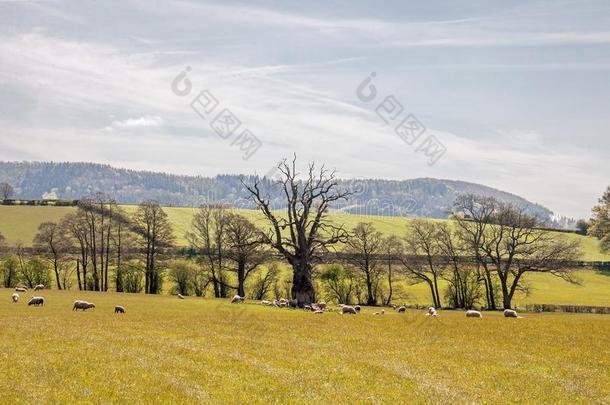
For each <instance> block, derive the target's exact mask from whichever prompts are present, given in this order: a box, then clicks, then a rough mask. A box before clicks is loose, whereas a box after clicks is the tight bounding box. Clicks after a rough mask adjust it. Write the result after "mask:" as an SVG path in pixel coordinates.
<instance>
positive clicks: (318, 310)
mask: <svg viewBox="0 0 610 405" xmlns="http://www.w3.org/2000/svg"><path fill="white" fill-rule="evenodd" d="M313 313H314V314H323V313H324V311H322V310H321V309H316V310H315V311H313Z"/></svg>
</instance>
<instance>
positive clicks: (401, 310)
mask: <svg viewBox="0 0 610 405" xmlns="http://www.w3.org/2000/svg"><path fill="white" fill-rule="evenodd" d="M397 311H398V313H399V314H402V313H404V312H407V307H405V306H404V305H403V306H400V307H398V309H397Z"/></svg>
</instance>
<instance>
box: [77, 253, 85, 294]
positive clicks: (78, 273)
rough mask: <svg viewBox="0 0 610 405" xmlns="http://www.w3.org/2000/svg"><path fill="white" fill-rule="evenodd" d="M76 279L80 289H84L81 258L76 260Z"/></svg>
mask: <svg viewBox="0 0 610 405" xmlns="http://www.w3.org/2000/svg"><path fill="white" fill-rule="evenodd" d="M76 280H77V281H78V289H79V290H81V291H82V289H83V285H82V282H81V278H80V260H77V261H76Z"/></svg>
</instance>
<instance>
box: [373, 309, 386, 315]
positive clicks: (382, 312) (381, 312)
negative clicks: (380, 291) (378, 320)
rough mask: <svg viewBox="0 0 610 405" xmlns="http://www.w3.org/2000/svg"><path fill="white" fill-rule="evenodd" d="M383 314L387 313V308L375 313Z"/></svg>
mask: <svg viewBox="0 0 610 405" xmlns="http://www.w3.org/2000/svg"><path fill="white" fill-rule="evenodd" d="M383 314H385V309H382V310H381V311H379V312H375V313H374V314H373V315H383Z"/></svg>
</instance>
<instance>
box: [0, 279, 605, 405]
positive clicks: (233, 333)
mask: <svg viewBox="0 0 610 405" xmlns="http://www.w3.org/2000/svg"><path fill="white" fill-rule="evenodd" d="M11 293H12V290H6V289H2V290H0V297H2V299H0V342H2V344H1V345H0V358H1V359H2V361H0V376H1V377H0V393H2V394H1V396H2V400H1V402H3V403H32V402H35V403H153V402H155V403H160V402H162V403H178V402H180V403H219V402H230V403H239V402H242V401H243V402H244V403H261V404H262V403H405V402H409V403H430V402H436V403H438V402H458V403H466V402H468V403H472V402H478V403H480V402H487V403H498V402H501V403H523V402H529V403H532V402H536V403H566V402H569V403H608V402H610V385H608V383H607V382H608V380H609V379H610V317H608V316H604V315H571V314H529V313H528V314H524V318H523V319H505V318H503V317H502V314H501V313H487V312H486V313H484V317H483V319H467V318H465V317H464V313H463V312H458V311H441V312H440V317H439V318H437V319H433V318H428V317H425V316H424V315H423V312H424V311H421V310H408V311H407V313H406V314H398V313H395V312H393V311H388V312H387V313H386V314H385V315H383V316H373V315H372V313H373V311H377V310H378V309H373V308H363V312H362V313H361V314H359V315H343V316H339V315H338V314H337V313H336V312H335V313H333V312H328V313H324V314H321V315H314V314H312V313H310V312H305V311H303V310H292V309H279V308H270V307H264V306H261V305H259V304H256V303H246V304H239V305H235V304H233V305H232V304H229V303H228V302H227V301H226V300H214V299H197V298H190V297H189V298H187V299H186V300H178V299H177V298H176V297H172V296H144V295H130V294H116V293H94V292H79V291H54V290H45V291H42V292H41V293H40V295H43V296H44V297H45V298H46V303H45V305H44V306H43V307H38V308H35V307H28V306H27V304H26V301H25V300H21V301H19V302H18V303H16V304H13V303H11V302H10V295H11ZM22 295H23V297H22V298H27V297H26V296H29V293H28V294H22ZM74 299H85V300H89V301H92V302H94V303H95V304H96V305H97V306H96V308H95V309H92V310H88V311H86V312H82V311H79V312H73V311H72V310H71V308H72V302H73V300H74ZM117 304H121V305H124V306H125V307H126V309H127V313H126V314H124V315H119V314H116V315H115V314H114V313H113V308H114V305H117Z"/></svg>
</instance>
